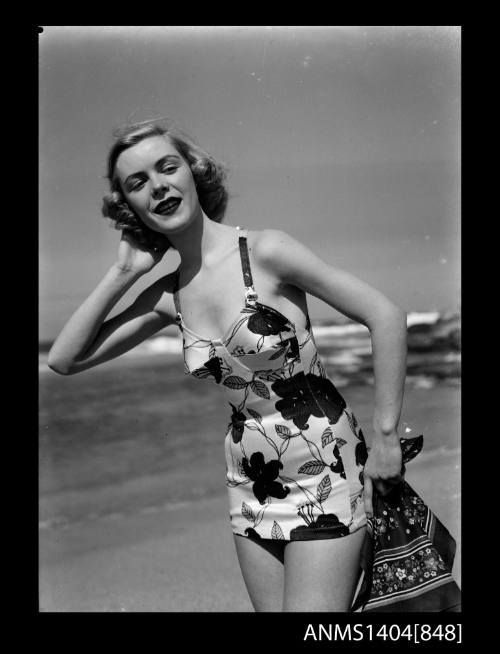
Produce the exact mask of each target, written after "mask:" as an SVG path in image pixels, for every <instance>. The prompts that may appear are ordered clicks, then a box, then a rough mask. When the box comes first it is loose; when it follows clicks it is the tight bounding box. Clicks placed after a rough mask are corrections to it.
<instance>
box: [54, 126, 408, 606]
mask: <svg viewBox="0 0 500 654" xmlns="http://www.w3.org/2000/svg"><path fill="white" fill-rule="evenodd" d="M108 176H109V182H110V186H111V193H110V194H109V195H108V196H107V197H106V198H105V202H104V208H103V213H104V215H105V216H108V217H110V218H111V219H112V220H113V221H114V222H115V225H116V226H117V228H119V229H121V230H122V238H121V241H120V246H119V250H118V258H117V260H116V262H115V263H114V264H113V265H112V266H111V268H110V269H109V271H108V273H107V274H106V275H105V276H104V278H103V280H102V281H101V282H100V283H99V285H98V286H97V288H96V289H95V290H94V291H93V292H92V293H91V295H90V296H89V297H88V298H87V299H86V300H85V301H84V302H83V304H82V305H81V306H80V307H79V308H78V309H77V311H76V312H75V313H74V314H73V316H72V317H71V318H70V319H69V321H68V322H67V324H66V325H65V327H64V328H63V330H62V331H61V333H60V335H59V336H58V338H57V339H56V341H55V343H54V345H53V347H52V349H51V351H50V354H49V366H50V367H51V368H52V369H53V370H54V371H56V372H58V373H61V374H75V373H77V372H80V371H82V370H86V369H87V368H90V367H93V366H96V365H98V364H100V363H103V362H105V361H108V360H109V359H112V358H114V357H117V356H119V355H120V354H122V353H124V352H126V351H127V350H130V349H131V348H133V347H134V346H136V345H137V344H138V343H140V342H141V341H143V340H145V339H147V338H149V337H150V336H152V335H153V334H154V333H155V332H157V331H158V330H160V329H163V328H164V327H166V326H167V325H171V324H174V323H177V324H178V326H179V328H180V331H181V333H182V338H183V347H184V361H185V372H186V373H189V374H191V375H193V376H195V377H197V378H200V379H206V380H210V381H212V382H215V383H216V384H218V385H219V386H221V387H223V388H224V392H226V393H227V394H228V397H227V399H228V410H229V424H228V428H227V433H226V439H225V456H226V465H227V486H228V492H229V503H230V516H231V526H232V530H233V533H234V540H235V544H236V550H237V554H238V559H239V563H240V566H241V570H242V573H243V577H244V580H245V583H246V586H247V589H248V592H249V595H250V598H251V601H252V603H253V606H254V608H255V610H256V611H348V610H349V607H350V605H351V602H352V599H353V595H354V592H355V585H356V581H357V577H358V569H359V560H360V551H361V546H362V543H363V539H364V535H365V526H366V518H367V515H371V513H372V511H373V508H372V495H373V492H374V489H375V490H377V491H379V492H380V493H382V494H385V493H387V492H388V491H389V490H390V489H391V488H392V487H393V486H394V485H395V484H398V483H399V482H400V481H401V478H402V477H401V472H402V456H401V447H400V442H399V438H398V433H397V426H398V420H399V416H400V410H401V404H402V396H403V385H404V377H405V354H406V345H405V342H406V341H405V339H406V317H405V314H404V313H403V312H402V311H401V310H400V309H399V308H398V307H396V306H395V305H394V304H393V303H392V302H390V301H389V300H388V299H387V298H386V297H384V296H383V295H382V294H381V293H379V292H378V291H376V290H374V289H373V288H371V287H370V286H368V285H366V284H365V283H363V282H361V281H359V280H357V279H355V278H354V277H352V276H351V275H349V274H347V273H345V272H342V271H340V270H338V269H336V268H333V267H332V266H330V265H328V264H326V263H324V262H323V261H322V260H320V259H319V258H318V257H317V256H316V255H314V254H313V253H312V252H311V251H310V250H309V249H308V248H307V247H305V246H304V245H302V244H301V243H299V242H298V241H297V240H295V239H294V238H292V237H291V236H289V235H288V234H286V233H285V232H282V231H279V230H274V229H265V230H262V231H247V230H245V229H240V228H239V227H236V228H235V227H232V226H228V225H223V224H221V222H220V221H221V219H222V217H223V214H224V211H225V208H226V203H227V192H226V190H225V188H224V170H223V168H222V166H221V165H220V164H218V163H217V162H216V161H215V160H214V159H213V158H212V157H211V156H210V155H208V154H207V153H206V152H205V151H203V150H202V149H200V148H199V147H198V146H196V145H195V144H194V143H193V142H192V140H191V139H189V138H188V137H187V136H186V135H184V134H182V133H181V132H179V130H177V129H176V128H175V127H171V126H167V127H165V126H164V125H163V124H162V123H161V122H155V121H151V122H148V123H145V124H144V123H143V124H139V125H135V126H131V127H128V128H125V129H124V130H121V131H120V132H119V133H117V136H116V140H115V143H114V145H113V146H112V148H111V151H110V154H109V159H108ZM170 247H172V248H175V249H176V250H177V251H178V252H179V254H180V265H179V267H178V269H177V270H176V271H174V272H172V273H170V274H167V275H165V276H164V277H162V278H161V279H159V280H158V281H156V282H155V283H154V284H152V285H151V286H150V287H149V288H147V289H146V290H145V291H144V292H142V293H141V294H140V295H139V296H138V297H137V299H136V300H135V301H134V302H133V303H132V304H131V305H130V306H129V307H128V308H127V309H126V310H124V311H123V312H122V313H120V314H119V315H116V316H115V317H113V318H111V319H109V318H108V319H106V318H107V316H108V314H109V313H110V311H111V309H112V308H113V307H114V306H115V304H116V303H117V302H118V300H119V299H120V298H121V297H122V296H123V294H124V293H125V292H126V291H127V290H128V289H129V288H130V287H131V286H133V284H134V283H135V282H136V281H137V280H138V279H139V278H140V277H141V276H142V275H144V274H146V273H147V272H149V271H150V270H151V269H152V268H153V267H154V266H156V265H158V264H159V262H160V261H161V259H162V258H163V256H164V254H165V252H166V251H167V250H168V249H169V248H170ZM306 293H310V294H311V295H314V296H315V297H318V298H320V299H321V300H323V301H325V302H326V303H328V304H329V305H330V306H332V307H334V308H335V309H337V310H339V311H341V312H342V313H343V314H345V315H347V316H349V317H350V318H353V319H354V320H357V321H359V322H360V323H363V324H364V325H366V326H367V327H368V328H369V330H370V333H371V339H372V345H373V362H374V375H375V406H374V414H373V423H372V428H373V433H372V438H371V448H370V453H369V455H368V453H367V448H366V445H365V439H364V436H363V432H362V431H361V429H360V428H359V425H358V423H357V421H356V418H355V416H354V414H353V413H352V411H351V409H350V408H349V407H348V406H347V405H346V403H345V401H344V399H343V398H342V396H341V395H340V394H339V392H338V391H337V389H336V388H335V387H334V386H333V384H332V383H331V381H330V380H329V379H328V378H327V377H326V374H325V371H324V368H323V366H322V364H321V361H320V359H319V358H318V356H317V352H316V346H315V344H314V338H313V334H312V332H311V325H310V320H309V317H308V312H307V303H306ZM181 307H182V311H181Z"/></svg>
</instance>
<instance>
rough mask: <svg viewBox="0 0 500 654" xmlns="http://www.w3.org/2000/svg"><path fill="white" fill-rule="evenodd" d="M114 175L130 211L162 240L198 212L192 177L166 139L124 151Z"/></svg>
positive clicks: (157, 138)
mask: <svg viewBox="0 0 500 654" xmlns="http://www.w3.org/2000/svg"><path fill="white" fill-rule="evenodd" d="M115 174H116V175H117V177H118V180H119V182H120V186H121V188H122V192H123V194H124V196H125V199H126V200H127V203H128V205H129V206H130V208H131V209H132V210H133V211H135V213H136V214H137V215H138V216H139V218H141V220H142V221H143V222H144V223H145V224H146V225H147V226H148V227H150V228H151V229H153V230H155V231H156V232H161V233H162V234H165V235H166V236H168V235H169V233H170V234H171V233H173V232H176V231H179V229H181V230H182V229H183V228H184V227H186V226H187V225H188V224H189V223H190V222H191V221H192V220H193V219H194V218H196V216H197V215H199V214H200V212H201V207H200V203H199V201H198V194H197V192H196V186H195V183H194V178H193V174H192V172H191V168H190V167H189V164H188V163H187V161H186V160H185V159H183V157H182V156H181V155H180V154H179V152H178V151H177V150H176V148H175V147H174V146H173V145H172V143H171V142H170V139H169V138H168V137H167V136H150V137H148V138H145V139H143V140H142V141H139V143H137V144H136V145H133V146H131V147H130V148H128V149H127V150H124V151H123V152H122V153H121V154H120V156H119V157H118V159H117V161H116V166H115Z"/></svg>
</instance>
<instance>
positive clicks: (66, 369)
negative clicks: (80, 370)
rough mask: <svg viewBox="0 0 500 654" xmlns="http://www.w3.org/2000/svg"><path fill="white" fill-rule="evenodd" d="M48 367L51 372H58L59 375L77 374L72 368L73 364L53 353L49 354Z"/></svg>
mask: <svg viewBox="0 0 500 654" xmlns="http://www.w3.org/2000/svg"><path fill="white" fill-rule="evenodd" d="M47 365H48V367H49V368H50V369H51V370H53V371H54V372H57V374H58V375H73V374H74V373H75V372H76V370H74V369H73V368H72V366H71V363H69V362H68V361H64V360H63V359H61V358H60V357H58V356H57V355H56V354H54V353H53V352H52V351H50V352H49V355H48V358H47Z"/></svg>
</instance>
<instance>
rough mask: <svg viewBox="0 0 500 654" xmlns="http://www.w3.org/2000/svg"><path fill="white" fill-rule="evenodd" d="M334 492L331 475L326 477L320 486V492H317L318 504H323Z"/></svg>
mask: <svg viewBox="0 0 500 654" xmlns="http://www.w3.org/2000/svg"><path fill="white" fill-rule="evenodd" d="M331 492H332V482H331V481H330V477H329V475H325V476H324V477H323V479H322V480H321V481H320V482H319V484H318V490H317V491H316V497H317V498H318V502H320V503H323V502H324V501H325V500H326V499H327V498H328V496H329V495H330V493H331Z"/></svg>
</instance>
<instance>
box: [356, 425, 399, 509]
mask: <svg viewBox="0 0 500 654" xmlns="http://www.w3.org/2000/svg"><path fill="white" fill-rule="evenodd" d="M402 469H403V454H402V452H401V444H400V442H399V437H398V434H397V432H393V433H392V434H389V435H385V434H377V433H376V434H375V436H374V439H373V441H372V446H371V448H370V453H369V454H368V459H367V461H366V463H365V467H364V471H363V476H364V486H365V490H364V501H365V511H366V513H367V515H368V516H369V517H372V516H373V487H374V486H375V490H376V491H377V492H379V493H380V494H381V495H387V493H389V492H390V491H391V490H392V488H393V487H394V486H396V485H397V484H399V483H400V482H401V481H402V479H403V474H402Z"/></svg>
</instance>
